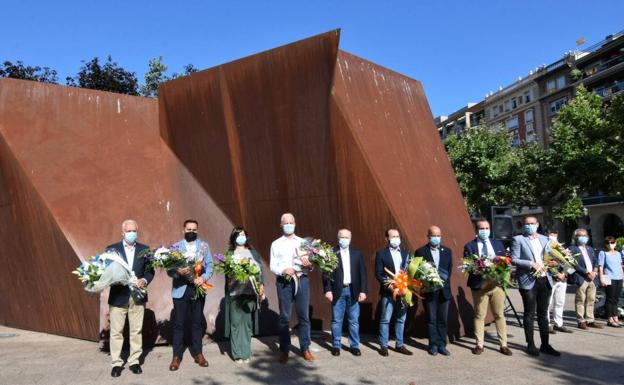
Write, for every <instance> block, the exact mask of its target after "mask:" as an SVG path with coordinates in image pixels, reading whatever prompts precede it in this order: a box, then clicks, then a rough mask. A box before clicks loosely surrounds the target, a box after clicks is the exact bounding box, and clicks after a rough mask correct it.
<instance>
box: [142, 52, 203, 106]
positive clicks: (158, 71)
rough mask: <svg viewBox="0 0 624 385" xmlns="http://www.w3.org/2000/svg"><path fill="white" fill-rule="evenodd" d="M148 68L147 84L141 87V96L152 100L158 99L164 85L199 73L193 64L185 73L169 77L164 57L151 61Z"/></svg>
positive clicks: (188, 65)
mask: <svg viewBox="0 0 624 385" xmlns="http://www.w3.org/2000/svg"><path fill="white" fill-rule="evenodd" d="M148 67H149V68H148V70H147V72H146V73H145V83H144V84H143V85H142V86H141V95H143V96H147V97H150V98H155V97H158V87H159V86H160V85H161V84H162V83H164V82H166V81H169V80H172V79H177V78H179V77H181V76H187V75H190V74H192V73H195V72H197V69H196V68H195V67H193V65H192V64H187V65H185V66H184V72H182V73H181V74H179V73H177V72H174V73H173V74H172V75H171V76H168V75H167V74H166V72H167V69H168V67H167V66H166V65H165V63H164V62H163V57H162V56H159V57H157V58H154V59H151V60H150V61H149V64H148Z"/></svg>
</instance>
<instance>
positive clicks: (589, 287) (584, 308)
mask: <svg viewBox="0 0 624 385" xmlns="http://www.w3.org/2000/svg"><path fill="white" fill-rule="evenodd" d="M573 241H574V245H572V246H570V251H571V252H572V254H577V257H576V259H577V261H578V263H577V264H576V266H575V267H574V268H575V272H574V273H573V274H571V275H570V276H569V278H568V282H569V283H571V284H573V285H576V293H575V295H574V305H575V310H576V322H577V323H578V327H579V328H580V329H587V328H588V327H590V328H596V329H602V325H600V324H597V323H596V322H594V303H595V302H596V284H595V283H594V279H595V278H596V275H597V274H598V257H597V255H596V254H595V253H594V249H593V248H592V247H591V246H589V245H588V243H589V235H588V233H587V230H585V229H576V230H574V239H573Z"/></svg>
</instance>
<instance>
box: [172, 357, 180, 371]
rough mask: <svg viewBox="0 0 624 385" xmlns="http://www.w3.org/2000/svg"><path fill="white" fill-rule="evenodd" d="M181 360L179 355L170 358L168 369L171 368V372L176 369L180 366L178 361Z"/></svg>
mask: <svg viewBox="0 0 624 385" xmlns="http://www.w3.org/2000/svg"><path fill="white" fill-rule="evenodd" d="M181 361H182V360H180V357H175V356H174V357H173V359H172V360H171V363H170V364H169V370H171V371H172V372H174V371H176V370H178V369H179V368H180V362H181Z"/></svg>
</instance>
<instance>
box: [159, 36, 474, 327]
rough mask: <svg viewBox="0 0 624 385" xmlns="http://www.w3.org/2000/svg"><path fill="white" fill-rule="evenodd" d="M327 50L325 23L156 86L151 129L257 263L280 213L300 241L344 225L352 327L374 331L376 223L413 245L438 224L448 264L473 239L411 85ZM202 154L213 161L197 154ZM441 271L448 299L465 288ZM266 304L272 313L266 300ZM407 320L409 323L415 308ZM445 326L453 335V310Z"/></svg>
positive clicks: (323, 307) (319, 308) (322, 315)
mask: <svg viewBox="0 0 624 385" xmlns="http://www.w3.org/2000/svg"><path fill="white" fill-rule="evenodd" d="M337 45H338V31H333V32H329V33H326V34H322V35H319V36H315V37H312V38H310V39H306V40H302V41H300V42H297V43H293V44H290V45H287V46H284V47H279V48H276V49H274V50H271V51H267V52H263V53H260V54H257V55H253V56H251V57H248V58H244V59H241V60H238V61H235V62H232V63H228V64H224V65H222V66H219V67H216V68H212V69H209V70H206V71H202V72H199V73H196V74H193V75H191V76H190V77H185V78H181V79H177V80H175V81H172V82H169V83H166V84H164V85H163V86H161V88H160V92H159V95H160V114H161V118H160V119H161V131H162V133H163V137H164V138H165V139H166V140H167V142H168V143H170V145H171V146H172V149H173V151H174V152H175V153H176V155H178V157H179V158H180V159H182V161H183V162H184V164H185V165H186V166H187V167H188V169H189V170H190V171H191V172H192V173H193V175H195V177H196V178H197V180H199V181H200V183H202V186H203V187H204V188H205V189H206V191H208V192H209V193H210V194H211V195H213V196H219V197H223V192H224V191H225V192H226V195H227V197H225V198H221V200H220V201H218V202H217V203H219V204H220V206H221V207H222V209H223V210H224V211H225V212H226V213H227V214H228V215H229V217H230V219H231V220H232V221H233V222H237V223H241V224H243V225H245V226H246V227H247V228H248V230H249V232H250V233H251V237H252V239H253V241H254V244H255V245H256V246H257V247H258V249H259V250H260V251H261V253H262V254H263V256H264V258H265V260H267V261H268V250H269V245H270V242H271V241H272V240H273V239H275V238H276V237H277V236H279V229H278V227H277V225H278V220H279V215H280V214H281V213H283V212H286V211H291V212H293V213H294V214H295V216H296V218H297V233H298V234H299V235H315V236H320V237H323V238H324V239H326V240H328V241H330V242H332V243H333V242H335V238H336V231H337V230H338V229H339V228H341V227H349V228H351V229H353V230H354V245H356V246H357V247H359V248H361V249H362V250H363V251H364V252H365V254H366V257H367V262H368V263H367V265H368V270H369V284H370V298H369V300H368V301H367V304H365V306H364V309H363V315H362V323H363V327H364V328H365V329H366V330H373V329H374V327H375V322H374V321H373V318H374V317H375V311H376V303H377V300H378V295H377V290H378V284H377V282H376V281H375V280H374V277H373V258H374V251H375V250H377V249H379V248H381V247H382V246H383V245H384V236H383V231H384V230H385V229H386V228H387V227H388V226H398V227H399V229H400V230H401V231H402V233H403V237H404V241H405V243H406V244H407V245H408V246H409V247H411V248H412V249H413V248H415V247H418V246H421V245H422V244H424V243H425V241H426V237H425V232H426V229H427V227H428V226H429V225H430V224H438V225H440V226H441V227H442V229H443V231H444V234H445V235H444V240H445V244H446V245H448V246H450V247H452V248H453V251H454V252H455V255H456V259H458V258H459V256H460V255H461V254H460V253H461V245H463V243H464V242H465V241H467V240H468V239H470V238H472V236H473V233H472V230H471V226H470V221H469V218H468V215H467V212H466V209H465V207H464V204H463V200H462V197H461V195H460V193H459V189H458V186H457V183H456V181H455V178H454V174H453V173H452V170H451V168H450V164H449V162H448V158H447V157H446V153H445V151H444V148H443V147H442V144H441V142H440V139H439V137H438V135H437V131H436V130H435V126H434V124H433V120H432V117H431V112H430V110H429V107H428V104H427V101H426V98H425V96H424V94H423V91H422V87H421V86H420V84H419V83H418V82H417V81H415V80H412V79H409V78H407V77H404V76H402V75H399V74H396V73H394V72H391V71H388V70H386V69H384V68H382V67H379V66H377V65H375V64H373V63H370V62H365V61H363V60H361V59H358V58H356V57H353V56H351V55H348V54H345V53H342V52H340V53H338V50H337ZM202 84H203V85H204V86H201V85H202ZM217 84H218V85H219V87H217ZM211 103H216V105H217V107H215V105H212V104H211ZM215 109H216V111H215ZM207 111H213V114H214V115H215V116H212V117H211V116H207ZM200 131H201V132H200ZM189 138H193V139H194V140H189ZM198 138H205V139H204V142H200V140H195V139H198ZM206 138H207V139H206ZM224 142H227V144H224ZM202 149H204V151H210V152H215V153H218V155H217V154H211V155H210V156H211V159H214V158H215V157H216V158H218V159H221V161H220V162H204V161H203V159H204V157H202V156H201V155H200V154H201V151H202ZM190 154H197V155H196V156H191V155H190ZM215 190H219V191H215ZM269 276H270V275H269ZM270 278H271V281H270V283H269V284H268V286H269V289H270V290H273V287H272V286H273V284H272V282H273V277H272V276H270ZM453 278H454V285H455V286H456V288H455V289H454V291H455V293H456V295H458V294H457V293H458V290H459V293H462V292H464V291H465V290H464V289H463V288H459V286H465V278H464V277H462V276H461V275H459V274H455V276H454V277H453ZM312 282H313V288H312V299H311V305H312V308H313V312H314V313H313V318H317V319H318V320H319V321H321V323H318V322H317V323H316V326H322V327H324V328H328V326H329V321H330V319H331V314H330V307H329V305H328V303H327V302H326V301H324V300H323V296H322V289H321V287H320V277H318V275H317V274H313V275H312ZM269 300H270V302H271V308H272V309H273V310H274V311H273V312H271V313H270V315H271V317H275V310H276V306H275V297H274V295H271V296H270V298H269ZM457 300H458V301H460V300H462V299H461V294H459V295H458V299H457ZM460 302H461V301H460ZM461 304H462V313H463V314H468V313H467V312H468V311H469V309H468V308H464V306H463V305H464V304H465V302H461ZM417 317H418V318H419V321H420V322H417V323H416V325H421V326H422V310H418V311H417ZM293 318H294V317H293ZM450 326H451V332H452V333H453V334H454V335H457V334H458V333H460V332H461V329H460V324H459V319H458V315H457V306H456V305H455V304H454V305H453V309H452V314H451V320H450ZM419 329H420V330H415V329H414V330H413V332H414V333H415V334H420V335H422V334H423V332H424V330H423V328H422V327H421V328H419Z"/></svg>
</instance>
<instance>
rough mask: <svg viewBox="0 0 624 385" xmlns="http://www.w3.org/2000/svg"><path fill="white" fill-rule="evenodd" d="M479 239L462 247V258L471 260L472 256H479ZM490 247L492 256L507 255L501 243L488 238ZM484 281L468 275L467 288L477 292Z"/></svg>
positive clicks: (478, 277) (479, 277)
mask: <svg viewBox="0 0 624 385" xmlns="http://www.w3.org/2000/svg"><path fill="white" fill-rule="evenodd" d="M478 241H479V238H475V239H473V240H472V241H470V242H468V243H466V245H465V246H464V258H472V256H473V255H479V245H478ZM490 245H492V249H494V254H496V255H497V256H501V255H507V251H506V250H505V246H504V245H503V242H501V241H499V240H496V239H492V238H490ZM484 282H485V280H484V279H483V277H481V276H479V275H474V274H468V287H469V288H471V289H472V290H479V289H481V286H483V283H484Z"/></svg>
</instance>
